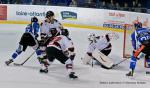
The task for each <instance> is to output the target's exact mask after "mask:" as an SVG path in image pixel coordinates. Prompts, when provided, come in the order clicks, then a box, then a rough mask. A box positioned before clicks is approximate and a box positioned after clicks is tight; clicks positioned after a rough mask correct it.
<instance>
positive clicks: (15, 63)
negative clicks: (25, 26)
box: [14, 51, 36, 66]
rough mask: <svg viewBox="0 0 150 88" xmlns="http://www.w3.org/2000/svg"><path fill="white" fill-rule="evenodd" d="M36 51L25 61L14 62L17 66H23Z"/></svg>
mask: <svg viewBox="0 0 150 88" xmlns="http://www.w3.org/2000/svg"><path fill="white" fill-rule="evenodd" d="M35 52H36V51H34V52H33V53H32V54H31V55H30V56H29V57H28V58H27V59H26V60H25V61H23V62H22V63H20V64H18V63H14V65H15V66H22V65H24V63H26V62H27V61H28V60H29V59H30V58H31V57H32V56H33V55H34V53H35Z"/></svg>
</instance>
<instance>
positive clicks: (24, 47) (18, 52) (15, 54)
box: [5, 45, 27, 65]
mask: <svg viewBox="0 0 150 88" xmlns="http://www.w3.org/2000/svg"><path fill="white" fill-rule="evenodd" d="M26 47H27V46H23V45H19V46H18V48H17V49H16V51H15V52H14V53H13V54H12V56H11V58H10V59H9V60H8V61H6V62H5V64H6V65H9V64H11V63H12V62H13V61H14V60H15V59H16V58H17V56H18V55H20V54H21V53H22V51H23V49H24V50H25V49H26Z"/></svg>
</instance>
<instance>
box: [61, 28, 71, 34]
mask: <svg viewBox="0 0 150 88" xmlns="http://www.w3.org/2000/svg"><path fill="white" fill-rule="evenodd" d="M61 34H62V35H64V36H69V31H68V29H62V30H61Z"/></svg>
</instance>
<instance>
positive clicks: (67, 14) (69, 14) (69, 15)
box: [61, 11, 77, 20]
mask: <svg viewBox="0 0 150 88" xmlns="http://www.w3.org/2000/svg"><path fill="white" fill-rule="evenodd" d="M61 16H62V19H63V20H64V19H68V20H76V19H77V13H75V12H71V11H62V12H61Z"/></svg>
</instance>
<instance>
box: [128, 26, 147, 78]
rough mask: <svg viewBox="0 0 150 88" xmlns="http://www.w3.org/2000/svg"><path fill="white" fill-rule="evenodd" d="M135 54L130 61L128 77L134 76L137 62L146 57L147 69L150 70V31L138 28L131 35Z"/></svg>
mask: <svg viewBox="0 0 150 88" xmlns="http://www.w3.org/2000/svg"><path fill="white" fill-rule="evenodd" d="M131 39H132V46H133V53H132V56H131V61H130V71H129V73H127V74H126V76H133V74H134V70H135V67H136V62H137V60H139V59H140V58H143V56H145V67H146V68H147V70H149V68H150V29H147V28H138V29H136V30H135V31H134V32H133V33H132V34H131Z"/></svg>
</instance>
